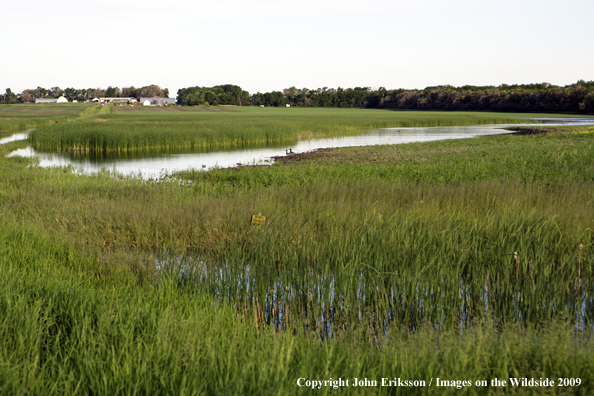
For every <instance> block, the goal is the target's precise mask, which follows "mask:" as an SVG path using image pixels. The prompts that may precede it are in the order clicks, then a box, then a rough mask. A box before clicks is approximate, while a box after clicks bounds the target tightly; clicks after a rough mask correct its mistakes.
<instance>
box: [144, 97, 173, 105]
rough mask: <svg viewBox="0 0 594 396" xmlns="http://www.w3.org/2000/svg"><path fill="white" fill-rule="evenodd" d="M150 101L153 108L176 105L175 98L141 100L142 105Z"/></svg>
mask: <svg viewBox="0 0 594 396" xmlns="http://www.w3.org/2000/svg"><path fill="white" fill-rule="evenodd" d="M147 100H148V101H149V103H150V105H151V106H163V105H166V104H167V105H174V104H175V98H156V97H155V98H140V103H142V104H144V102H145V101H147Z"/></svg>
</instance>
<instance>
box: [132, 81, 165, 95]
mask: <svg viewBox="0 0 594 396" xmlns="http://www.w3.org/2000/svg"><path fill="white" fill-rule="evenodd" d="M138 91H139V94H138V96H139V97H143V98H154V97H156V96H158V97H164V96H165V94H164V93H163V90H162V89H161V87H159V86H158V85H154V84H153V85H147V86H146V87H142V88H139V89H138Z"/></svg>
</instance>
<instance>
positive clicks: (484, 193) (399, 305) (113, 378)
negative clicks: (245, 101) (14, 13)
mask: <svg viewBox="0 0 594 396" xmlns="http://www.w3.org/2000/svg"><path fill="white" fill-rule="evenodd" d="M24 109H25V108H19V111H20V112H24V111H25V110H24ZM75 109H76V111H77V114H79V115H77V116H76V117H75V118H72V120H73V121H66V120H59V119H56V122H53V123H51V124H49V123H45V121H43V122H41V121H40V123H39V124H37V125H34V126H31V125H30V123H25V124H27V125H26V126H23V128H26V129H30V128H31V127H33V128H35V131H33V132H32V133H31V135H30V136H31V139H30V140H14V141H10V142H8V141H7V142H6V143H4V144H1V145H0V172H1V174H2V179H1V180H0V201H1V202H2V209H1V210H2V212H1V216H0V222H1V224H2V227H0V235H1V238H0V241H1V242H0V257H2V261H1V265H2V271H1V272H0V273H1V276H0V288H1V289H2V295H3V296H4V298H3V299H2V300H1V301H0V307H1V311H2V312H3V313H4V317H3V326H1V327H0V329H1V330H0V332H1V334H2V337H0V340H1V345H0V362H2V364H3V367H6V368H7V369H6V370H4V371H3V372H2V373H0V376H1V379H2V381H0V382H1V383H2V384H3V385H2V386H3V387H4V388H3V389H4V390H5V391H6V392H8V393H15V392H17V391H19V390H20V389H21V388H22V386H23V381H22V379H23V378H26V379H27V387H28V389H29V391H31V392H36V391H37V392H39V391H40V390H41V389H47V388H48V384H50V383H51V384H55V388H52V389H55V391H50V392H49V393H59V392H62V393H63V392H67V393H72V394H77V393H79V394H85V393H89V392H91V391H93V390H95V391H96V390H97V389H103V390H104V391H102V392H104V393H109V392H111V391H114V392H115V393H117V389H124V390H125V392H124V391H121V390H120V392H124V393H132V392H133V391H134V390H136V391H137V392H140V393H149V392H150V393H154V392H155V391H159V390H160V391H161V392H174V393H183V392H184V391H187V390H189V389H191V390H192V391H193V392H196V393H205V394H217V393H235V394H238V393H241V394H256V393H258V394H261V393H262V387H261V384H263V383H266V384H269V386H270V389H272V390H273V391H271V393H279V394H284V393H299V392H301V393H307V392H306V391H305V390H302V389H299V388H296V387H295V385H294V380H296V379H297V378H301V377H311V376H312V375H311V374H312V373H320V372H324V373H327V375H328V377H333V378H338V377H341V376H342V377H343V378H344V377H347V378H375V377H378V378H380V377H386V378H392V377H394V376H395V375H398V376H401V377H402V378H411V379H418V380H422V379H427V378H431V377H441V378H470V379H472V380H476V379H485V378H495V377H498V378H507V377H509V376H517V375H518V373H521V375H522V376H527V377H530V376H532V377H535V378H539V377H544V376H547V377H551V378H557V377H568V378H577V377H579V378H581V379H582V386H581V387H580V388H579V392H583V393H584V394H587V393H589V392H590V391H591V390H592V389H593V386H594V385H593V384H594V382H592V381H593V380H594V377H593V375H592V370H591V365H592V363H593V361H594V355H593V354H592V350H593V349H592V347H593V346H594V345H593V342H594V341H593V338H592V335H593V330H592V324H591V319H592V314H593V309H594V307H593V305H592V292H593V285H594V269H593V268H592V249H593V248H594V231H593V230H594V209H593V208H594V194H593V193H592V191H594V165H593V164H594V146H593V144H592V143H593V142H594V127H593V126H591V125H585V124H583V125H564V126H552V125H542V126H540V125H536V126H535V125H529V124H531V123H534V121H533V120H526V118H533V117H539V116H540V117H544V116H543V115H542V114H541V115H527V114H524V115H514V114H505V113H459V112H449V113H448V112H399V111H388V110H369V111H368V110H360V111H359V110H348V109H347V110H344V111H343V110H342V109H330V110H332V111H330V110H328V109H286V110H285V109H264V112H261V109H260V108H257V109H238V110H237V111H232V110H227V109H225V110H220V109H218V108H203V109H196V110H192V111H190V110H188V109H185V108H179V109H177V108H176V109H171V111H169V110H164V109H151V110H144V109H142V110H137V109H134V110H128V109H120V108H116V107H113V108H109V107H107V109H105V108H103V109H100V108H98V107H85V106H80V107H76V108H75ZM277 110H283V111H282V112H280V111H277ZM287 110H298V112H294V113H290V112H288V111H287ZM2 111H5V112H7V111H8V110H5V109H3V110H2ZM2 111H0V115H2V114H3V113H2ZM31 111H37V110H35V109H34V110H31ZM69 111H70V110H69ZM547 116H548V115H547ZM551 117H556V116H555V115H551ZM97 119H100V120H106V121H97ZM44 123H45V124H44ZM521 123H524V124H527V125H524V126H522V125H520V126H515V127H514V128H515V129H516V132H518V133H514V134H509V133H507V132H506V133H505V134H501V135H493V136H482V137H480V138H473V139H447V140H439V141H438V140H433V141H424V142H411V143H407V144H392V143H393V142H392V141H389V142H380V143H382V144H379V145H376V144H373V145H368V146H357V147H337V146H338V144H337V145H336V146H335V148H328V149H321V150H317V151H312V152H309V149H304V150H301V149H299V147H300V146H299V142H305V141H309V140H310V139H312V138H315V139H341V138H344V137H347V138H350V137H357V136H361V135H362V132H364V131H365V130H369V129H376V130H378V129H382V130H383V128H396V130H399V128H400V130H402V129H403V128H431V127H435V126H445V127H463V128H466V127H470V126H471V125H477V124H480V125H492V124H499V125H500V126H501V124H521ZM23 125H24V124H23ZM79 126H80V128H79ZM145 126H146V128H145ZM180 126H181V127H182V129H178V131H179V130H181V131H182V132H183V133H178V134H176V133H174V132H172V131H173V130H174V129H176V128H177V127H180ZM184 128H185V129H184ZM481 128H482V127H481ZM485 128H490V127H485ZM26 129H22V131H24V130H26ZM77 131H78V135H77ZM143 131H146V134H143ZM191 131H193V132H191ZM217 131H218V132H219V133H218V134H217V133H215V132H217ZM19 132H20V131H14V132H13V133H19ZM374 133H375V134H377V135H382V133H378V132H374ZM488 135H492V134H491V133H489V134H488ZM2 137H4V136H2ZM390 139H393V138H392V137H390ZM165 143H167V144H165ZM384 143H388V144H384ZM266 145H278V146H276V148H268V149H271V150H277V151H280V154H281V156H280V157H281V158H279V159H277V160H276V161H275V162H274V163H273V164H271V165H270V166H231V167H228V168H225V167H223V166H219V167H211V166H208V167H207V168H204V170H203V168H202V167H201V165H200V166H199V167H198V166H194V167H192V168H193V169H187V168H186V169H184V170H180V169H178V170H177V172H175V173H174V174H173V175H170V176H169V177H166V178H164V179H163V180H160V181H159V182H158V183H157V182H155V181H154V180H152V179H147V178H143V177H136V176H127V175H126V174H125V172H122V174H118V175H116V176H117V177H113V176H114V175H113V174H112V173H110V172H93V173H83V174H80V173H79V172H77V171H76V169H75V167H73V166H71V167H50V168H43V167H39V166H34V165H36V164H39V161H40V159H38V158H35V157H31V158H28V157H22V156H9V155H10V153H13V152H14V151H15V150H25V149H27V147H28V146H32V147H33V149H34V150H36V151H40V152H41V151H44V152H46V153H53V154H55V155H61V156H65V157H66V158H69V156H72V157H70V158H74V159H75V158H77V157H76V156H82V157H83V158H86V156H89V158H92V156H96V158H100V157H101V156H103V157H102V158H104V160H109V161H110V160H112V159H110V158H109V156H111V155H115V154H117V155H122V156H130V157H132V158H133V159H134V156H140V157H142V156H145V155H146V156H150V155H152V153H151V150H155V149H159V150H161V149H168V150H171V151H172V152H176V151H180V150H184V149H188V150H196V151H200V150H203V153H202V154H205V153H204V152H205V151H209V150H212V151H215V152H216V151H221V150H228V151H230V152H231V155H233V153H239V152H241V151H242V150H244V149H245V147H248V148H252V149H253V148H254V147H255V146H260V148H261V147H262V146H266ZM349 145H351V146H354V144H352V143H350V144H349ZM163 146H167V147H165V148H164V147H163ZM287 147H291V148H293V150H294V151H299V152H301V151H308V152H306V153H302V154H300V155H295V156H284V155H283V154H284V152H285V149H286V148H287ZM277 151H274V153H276V152H277ZM274 153H273V154H272V155H271V156H273V155H274ZM170 155H184V154H181V153H178V154H170ZM198 155H201V154H200V153H199V154H198ZM145 158H146V157H145ZM234 158H238V157H234ZM74 159H72V161H74ZM98 161H99V160H98ZM99 162H100V161H99ZM221 162H222V161H221ZM235 162H242V163H243V162H249V160H248V161H245V160H244V161H239V160H236V161H235ZM256 162H257V161H256ZM198 163H199V164H204V163H205V161H204V160H202V159H201V160H199V162H198ZM32 165H33V166H32ZM219 165H220V164H219ZM253 214H262V215H264V216H266V218H267V221H266V225H265V226H259V227H255V226H252V225H251V224H250V217H251V215H253ZM99 373H102V374H101V375H100V374H99ZM73 378H76V379H77V380H76V381H75V380H74V379H73ZM220 378H226V380H225V381H218V380H217V379H220ZM343 390H344V391H345V392H347V393H349V392H350V393H353V394H355V393H356V392H357V391H356V390H353V389H346V388H345V389H343ZM407 391H408V393H412V394H415V392H417V393H418V394H422V393H423V392H422V391H423V390H422V389H420V390H411V389H408V390H407ZM455 391H456V390H455V389H451V390H444V391H443V392H444V393H446V394H448V392H450V393H452V394H453V393H454V392H455ZM467 391H468V393H469V394H473V393H476V394H480V393H481V392H483V393H484V392H486V391H485V390H481V389H479V388H471V389H468V390H467ZM490 391H494V390H493V389H490ZM378 392H380V393H381V392H386V393H391V392H392V393H398V392H400V391H398V390H396V391H395V390H390V391H386V390H379V388H378Z"/></svg>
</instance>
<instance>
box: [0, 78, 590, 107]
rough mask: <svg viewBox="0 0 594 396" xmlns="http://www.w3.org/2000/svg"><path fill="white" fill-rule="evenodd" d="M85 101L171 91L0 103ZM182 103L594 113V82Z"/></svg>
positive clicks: (243, 96) (69, 91)
mask: <svg viewBox="0 0 594 396" xmlns="http://www.w3.org/2000/svg"><path fill="white" fill-rule="evenodd" d="M62 95H64V96H65V97H66V98H67V99H68V100H69V101H72V100H78V101H86V100H91V99H92V98H95V97H135V98H140V97H155V96H159V97H168V96H169V91H168V90H167V89H161V88H160V87H159V86H158V85H149V86H146V87H141V88H135V87H127V88H118V87H108V88H107V89H106V90H102V89H99V88H89V89H75V88H66V89H65V90H61V89H60V88H59V87H53V88H51V89H44V88H41V87H37V88H36V89H26V90H24V91H23V92H21V93H16V94H15V93H13V92H12V91H11V90H10V89H9V88H7V90H6V93H5V94H3V95H0V103H32V102H34V101H35V99H36V98H57V97H59V96H62ZM177 103H178V104H179V105H183V106H197V105H210V106H216V105H233V106H276V107H279V106H286V105H291V106H297V107H359V108H378V109H406V110H483V111H513V112H575V113H594V81H584V80H579V81H577V82H576V83H575V84H570V85H566V86H556V85H552V84H549V83H540V84H518V85H507V84H502V85H499V86H472V85H465V86H462V87H454V86H451V85H439V86H434V87H427V88H425V89H391V90H388V89H386V88H383V87H381V88H379V89H371V88H368V87H356V88H346V89H343V88H336V89H335V88H328V87H324V88H318V89H315V90H313V89H308V88H296V87H291V88H287V89H284V90H282V91H272V92H265V93H260V92H257V93H255V94H252V95H250V94H249V92H247V91H244V90H243V89H241V87H239V86H237V85H232V84H226V85H217V86H214V87H200V86H195V87H188V88H181V89H179V90H178V91H177Z"/></svg>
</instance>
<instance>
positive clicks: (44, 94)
mask: <svg viewBox="0 0 594 396" xmlns="http://www.w3.org/2000/svg"><path fill="white" fill-rule="evenodd" d="M61 96H64V97H65V98H66V99H68V101H69V102H72V101H74V100H76V101H79V102H85V101H88V100H91V99H93V98H136V99H140V98H153V97H155V96H158V97H161V98H167V97H169V90H168V89H167V88H165V89H161V87H159V86H158V85H154V84H153V85H147V86H145V87H141V88H135V87H134V86H131V87H124V88H118V87H112V86H109V87H107V89H101V88H86V89H84V88H83V89H80V88H66V89H61V88H60V87H52V88H49V89H47V88H43V87H37V88H32V89H25V90H23V92H20V93H14V92H12V90H11V89H10V88H6V93H5V94H0V103H35V99H51V98H59V97H61Z"/></svg>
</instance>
